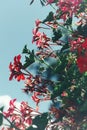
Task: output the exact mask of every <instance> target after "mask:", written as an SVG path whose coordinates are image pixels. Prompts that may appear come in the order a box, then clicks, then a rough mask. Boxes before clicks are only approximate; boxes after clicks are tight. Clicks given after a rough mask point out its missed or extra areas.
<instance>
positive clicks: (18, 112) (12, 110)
mask: <svg viewBox="0 0 87 130" xmlns="http://www.w3.org/2000/svg"><path fill="white" fill-rule="evenodd" d="M15 101H16V99H13V100H11V101H10V103H9V109H8V110H7V112H3V115H4V117H5V118H9V120H10V122H13V127H14V126H15V129H20V130H25V129H26V128H28V127H29V126H31V125H32V119H33V118H35V116H36V115H40V113H39V112H37V111H36V110H35V109H33V108H31V107H30V106H28V103H27V102H24V101H22V102H21V103H20V106H19V107H17V104H16V102H15ZM3 129H4V128H3ZM3 129H2V130H3ZM12 129H13V128H12ZM8 130H9V128H8Z"/></svg>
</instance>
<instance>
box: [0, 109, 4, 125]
mask: <svg viewBox="0 0 87 130" xmlns="http://www.w3.org/2000/svg"><path fill="white" fill-rule="evenodd" d="M3 109H4V107H1V108H0V111H1V112H3ZM2 123H3V114H2V113H0V126H1V125H2Z"/></svg>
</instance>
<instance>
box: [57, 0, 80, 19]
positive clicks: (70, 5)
mask: <svg viewBox="0 0 87 130" xmlns="http://www.w3.org/2000/svg"><path fill="white" fill-rule="evenodd" d="M81 2H82V0H72V1H71V0H59V2H58V7H59V10H61V11H62V12H63V17H64V16H65V17H66V18H67V16H66V14H67V13H68V15H69V17H72V15H73V14H75V13H77V11H78V9H79V7H80V3H81ZM61 17H62V16H61ZM63 17H62V18H63ZM66 18H65V19H66ZM65 19H64V20H65Z"/></svg>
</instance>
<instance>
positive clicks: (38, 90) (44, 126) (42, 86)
mask: <svg viewBox="0 0 87 130" xmlns="http://www.w3.org/2000/svg"><path fill="white" fill-rule="evenodd" d="M34 1H35V0H32V1H31V3H30V4H32V3H33V2H34ZM40 2H41V4H42V5H43V6H46V7H48V6H51V7H52V11H51V12H49V14H48V16H47V17H46V18H45V19H44V20H39V19H37V20H36V21H35V28H34V29H33V31H32V34H33V38H32V43H33V44H34V43H35V44H36V46H37V51H36V52H35V51H34V50H32V51H30V50H29V49H28V48H27V45H25V46H24V49H23V54H24V55H25V63H21V55H18V56H15V58H14V62H13V63H12V62H11V63H10V65H9V69H10V72H11V74H10V78H9V80H12V79H13V78H15V79H17V81H20V80H24V84H25V86H24V88H23V89H22V90H23V92H24V93H26V94H30V95H31V98H32V100H33V101H34V102H35V103H36V108H31V107H30V106H29V105H28V103H26V102H22V103H20V107H19V108H17V107H16V105H15V99H14V100H12V101H10V104H9V109H8V110H7V112H2V111H1V114H2V115H3V117H4V118H6V119H7V120H8V121H9V123H10V127H8V128H4V127H3V128H2V130H4V129H7V130H9V129H10V128H11V130H13V129H14V130H16V129H18V130H19V129H20V130H34V129H36V130H61V129H64V130H65V129H66V130H86V129H87V1H86V0H72V1H71V0H40ZM53 9H54V10H53ZM48 31H50V32H51V36H50V35H48V34H49V33H48ZM31 67H34V70H35V73H33V72H32V71H31ZM49 100H50V101H51V104H50V106H49V110H48V112H45V113H41V112H39V103H40V102H44V101H49Z"/></svg>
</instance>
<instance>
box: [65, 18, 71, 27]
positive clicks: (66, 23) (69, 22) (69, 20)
mask: <svg viewBox="0 0 87 130" xmlns="http://www.w3.org/2000/svg"><path fill="white" fill-rule="evenodd" d="M71 24H72V17H69V18H68V19H67V20H66V22H65V24H64V25H71Z"/></svg>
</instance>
